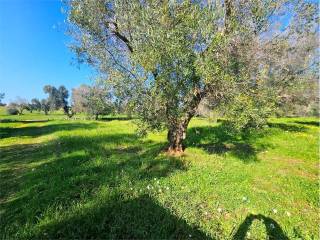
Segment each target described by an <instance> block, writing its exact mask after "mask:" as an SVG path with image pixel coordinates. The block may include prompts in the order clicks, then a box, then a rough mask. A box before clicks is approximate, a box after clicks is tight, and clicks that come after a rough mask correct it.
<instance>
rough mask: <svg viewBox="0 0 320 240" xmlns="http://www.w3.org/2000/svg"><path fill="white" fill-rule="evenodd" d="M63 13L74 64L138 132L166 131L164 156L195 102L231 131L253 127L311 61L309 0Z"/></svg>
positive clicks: (312, 10)
mask: <svg viewBox="0 0 320 240" xmlns="http://www.w3.org/2000/svg"><path fill="white" fill-rule="evenodd" d="M68 10H69V11H68V13H69V14H68V20H69V22H70V23H71V24H70V34H71V35H72V36H73V37H74V39H75V41H76V43H75V44H74V46H73V47H72V48H73V50H74V51H75V52H76V53H77V55H78V58H79V60H80V61H86V62H87V63H89V64H91V65H92V66H94V67H95V68H96V69H98V71H99V72H100V73H101V75H102V77H104V78H105V79H106V81H105V82H106V84H107V85H108V86H111V87H113V88H114V91H118V92H122V93H123V94H124V95H128V96H130V99H131V101H132V102H133V103H134V106H135V111H136V112H137V114H138V116H139V117H140V124H139V127H140V130H141V132H142V133H145V132H147V131H152V130H162V129H168V141H169V149H168V150H169V151H172V152H182V151H183V140H184V139H185V138H186V130H187V127H188V124H189V122H190V120H191V119H192V117H193V116H194V115H195V114H196V111H197V108H198V105H199V103H200V102H201V100H202V99H203V98H207V99H210V101H211V105H212V106H214V107H215V108H217V109H218V108H220V109H224V112H225V115H226V117H227V118H228V119H229V120H230V122H231V123H233V124H232V125H233V126H234V128H235V129H239V130H241V129H246V128H250V127H253V128H257V127H261V126H263V125H264V124H265V122H266V118H267V117H268V116H269V115H270V114H272V113H273V112H274V110H275V109H276V103H277V102H278V101H279V97H280V94H281V93H282V92H283V91H284V90H285V89H288V88H290V87H291V86H292V85H295V81H296V80H297V79H300V78H299V76H301V75H303V74H304V73H305V72H306V71H308V70H309V69H310V66H311V65H312V64H313V63H314V62H315V59H316V58H315V57H314V54H313V53H314V52H315V48H317V43H316V42H317V40H316V39H317V36H316V35H317V24H316V18H317V4H316V3H315V2H312V1H302V0H294V1H286V0H262V1H260V0H234V1H232V0H224V1H222V0H216V1H214V0H210V1H209V0H207V1H205V0H198V1H178V0H170V1H169V0H148V1H141V0H131V1H127V0H100V1H94V0H72V1H68ZM307 39H308V41H310V44H308V47H307V46H306V45H304V44H301V42H302V43H303V42H305V41H306V40H307ZM299 54H302V55H299ZM292 58H297V61H296V62H295V63H293V62H292V61H288V59H292Z"/></svg>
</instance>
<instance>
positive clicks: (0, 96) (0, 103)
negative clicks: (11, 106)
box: [0, 93, 5, 106]
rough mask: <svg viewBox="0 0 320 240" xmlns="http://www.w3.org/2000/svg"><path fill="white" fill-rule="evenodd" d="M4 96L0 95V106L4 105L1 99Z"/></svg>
mask: <svg viewBox="0 0 320 240" xmlns="http://www.w3.org/2000/svg"><path fill="white" fill-rule="evenodd" d="M4 96H5V94H4V93H0V106H4V104H3V103H2V99H4Z"/></svg>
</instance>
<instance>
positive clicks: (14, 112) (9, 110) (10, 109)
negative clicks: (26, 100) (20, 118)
mask: <svg viewBox="0 0 320 240" xmlns="http://www.w3.org/2000/svg"><path fill="white" fill-rule="evenodd" d="M6 110H7V113H8V114H9V115H17V114H18V113H19V110H18V109H17V108H16V107H15V106H11V105H9V106H8V107H7V108H6Z"/></svg>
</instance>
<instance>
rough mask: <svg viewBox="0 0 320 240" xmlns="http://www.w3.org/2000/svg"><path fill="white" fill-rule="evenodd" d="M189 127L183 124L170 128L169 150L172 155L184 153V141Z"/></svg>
mask: <svg viewBox="0 0 320 240" xmlns="http://www.w3.org/2000/svg"><path fill="white" fill-rule="evenodd" d="M187 127H188V125H185V124H184V123H183V122H182V123H178V124H176V125H174V126H172V127H170V129H169V131H168V136H167V138H168V141H169V148H168V151H169V152H171V153H182V152H183V150H184V146H183V140H184V139H185V138H186V135H187Z"/></svg>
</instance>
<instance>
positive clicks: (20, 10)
mask: <svg viewBox="0 0 320 240" xmlns="http://www.w3.org/2000/svg"><path fill="white" fill-rule="evenodd" d="M62 5H63V4H62V3H61V1H59V0H0V92H4V93H5V94H6V96H5V99H4V101H3V102H9V101H10V100H14V99H15V98H16V97H17V96H20V97H23V98H26V99H28V100H30V99H31V98H34V97H37V98H44V97H46V95H45V94H44V93H43V90H42V88H43V86H44V85H46V84H50V85H54V86H57V87H58V86H60V85H65V86H66V87H67V88H68V90H69V91H70V92H71V89H72V88H73V87H76V86H79V85H80V84H81V83H90V82H91V77H92V74H93V71H92V70H91V69H90V68H89V67H88V66H86V65H81V66H80V69H79V68H78V65H77V64H76V61H75V60H74V59H75V55H74V54H73V53H72V52H71V51H70V50H69V49H68V47H67V44H68V43H69V42H70V37H68V36H66V35H65V30H64V29H65V25H64V19H65V18H66V15H65V14H63V13H61V7H62Z"/></svg>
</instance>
